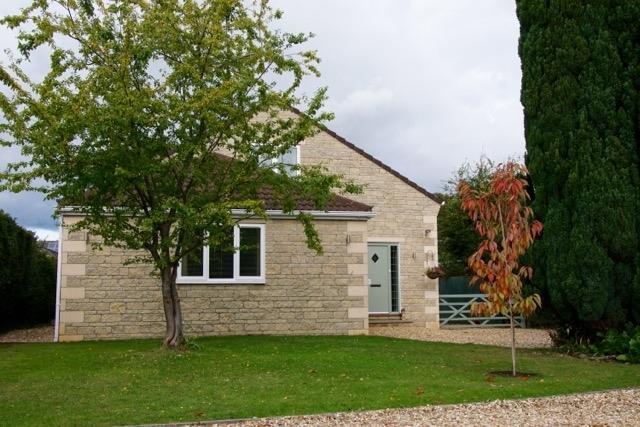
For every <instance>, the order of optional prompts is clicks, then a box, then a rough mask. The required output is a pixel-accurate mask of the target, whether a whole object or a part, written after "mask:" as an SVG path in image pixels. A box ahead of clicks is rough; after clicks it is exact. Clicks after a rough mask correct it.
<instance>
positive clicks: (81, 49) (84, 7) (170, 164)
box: [0, 0, 353, 270]
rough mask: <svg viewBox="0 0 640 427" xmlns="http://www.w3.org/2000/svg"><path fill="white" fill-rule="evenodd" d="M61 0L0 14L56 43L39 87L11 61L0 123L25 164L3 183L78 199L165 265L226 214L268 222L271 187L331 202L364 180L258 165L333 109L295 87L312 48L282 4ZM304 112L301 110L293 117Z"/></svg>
mask: <svg viewBox="0 0 640 427" xmlns="http://www.w3.org/2000/svg"><path fill="white" fill-rule="evenodd" d="M59 3H60V4H59V5H57V6H55V7H54V6H52V5H50V4H49V2H41V1H34V2H33V5H32V6H31V7H29V8H27V9H25V10H24V11H23V12H22V13H21V14H20V15H18V16H11V17H5V18H4V19H3V20H2V21H1V22H2V23H3V24H4V25H5V26H8V27H10V28H16V29H18V30H19V31H20V32H19V38H18V39H19V46H18V50H19V52H20V54H21V55H22V57H23V58H28V57H29V55H30V53H31V52H33V51H34V50H35V49H38V48H40V47H41V46H48V47H49V48H50V70H49V72H48V74H47V75H46V77H45V78H44V79H43V80H42V82H36V81H32V80H30V79H29V77H28V76H26V75H25V74H24V73H23V72H22V70H21V68H20V66H21V64H20V62H19V61H18V62H15V63H11V64H9V65H8V66H3V67H2V68H1V70H2V73H1V74H0V80H1V81H2V82H3V83H4V85H5V86H6V87H7V88H8V89H10V90H9V93H10V95H8V96H5V95H2V99H1V101H2V102H0V107H1V108H2V111H3V112H4V114H5V116H6V117H7V118H8V119H9V120H8V121H7V122H6V123H3V124H2V126H1V129H0V130H1V131H3V132H5V135H7V136H8V137H7V138H6V139H5V141H4V143H5V144H12V145H16V146H19V147H21V148H22V153H23V154H24V155H25V156H26V158H27V159H29V160H28V161H27V162H26V163H24V164H13V165H10V168H9V171H8V172H6V173H3V174H0V189H5V190H6V189H8V190H14V191H21V190H23V189H34V190H38V191H43V192H44V193H45V194H46V196H47V197H48V198H49V199H56V200H61V201H62V203H63V204H65V205H67V206H75V207H77V210H78V211H79V212H81V213H83V214H84V215H85V217H84V220H83V221H81V222H80V223H79V224H78V225H77V226H76V228H85V229H88V230H89V231H90V232H91V233H93V234H95V235H99V236H102V237H103V239H104V244H106V245H113V246H116V247H124V248H129V249H146V250H147V252H148V257H147V261H152V262H153V263H154V265H155V267H156V268H157V269H158V270H162V269H163V268H166V267H168V266H170V267H173V268H175V267H176V266H177V264H178V262H179V260H180V259H181V257H182V256H183V255H184V254H185V253H188V252H189V251H190V250H192V249H193V247H194V246H199V244H198V243H202V242H198V240H199V239H200V240H201V239H202V238H203V237H202V236H208V241H207V242H205V243H215V242H216V241H219V240H220V239H221V236H222V234H223V233H224V232H225V230H227V229H228V227H229V226H230V225H233V224H234V223H236V222H238V221H239V220H240V219H242V218H238V217H233V216H232V215H231V213H230V209H231V208H236V209H246V210H247V211H248V212H250V213H251V214H256V215H258V216H264V207H263V206H262V202H261V201H260V198H259V191H260V190H261V189H263V188H265V187H269V188H271V189H273V192H274V195H275V196H276V197H277V198H278V199H279V200H280V201H281V203H282V205H283V206H284V207H285V210H286V211H292V210H293V209H294V207H295V200H296V198H298V197H303V196H308V195H313V198H312V200H313V201H314V202H315V204H316V205H317V207H318V208H319V209H321V208H323V207H324V206H325V205H326V203H327V202H328V201H329V200H330V198H331V194H332V191H334V190H336V191H342V190H345V191H348V190H352V189H353V186H352V185H351V183H345V182H343V181H342V180H341V178H340V177H339V176H336V175H331V174H329V173H327V171H326V170H325V169H323V168H320V167H309V168H298V167H295V168H294V169H297V170H298V171H299V174H293V175H292V176H289V175H287V174H286V173H283V172H284V171H285V169H284V167H281V168H280V169H279V170H277V171H273V170H271V169H270V168H266V167H263V166H264V165H265V161H267V160H268V159H272V158H275V157H278V156H279V155H281V154H283V153H285V152H286V151H287V150H289V149H290V148H292V147H293V146H295V145H297V144H298V143H299V142H300V141H302V140H303V139H305V138H307V137H309V136H311V135H313V134H314V133H315V132H317V127H316V124H317V123H318V121H321V120H326V119H329V118H331V115H330V114H328V113H324V112H321V111H320V109H321V107H322V103H323V101H324V99H325V90H324V89H320V90H319V91H318V92H317V93H315V94H314V95H313V96H312V97H310V98H307V97H300V96H298V95H296V94H297V93H298V89H299V88H300V84H301V82H302V80H303V78H304V77H305V76H309V75H317V74H318V70H317V69H316V64H317V63H318V58H317V57H316V54H315V52H314V51H305V50H303V49H302V46H301V45H302V44H304V43H305V42H306V41H307V40H308V38H309V36H308V35H305V34H289V33H283V32H281V31H277V30H272V29H271V28H272V27H273V24H274V21H276V20H277V19H278V17H279V16H280V15H281V14H280V13H277V12H274V11H273V10H272V9H271V8H270V7H269V6H268V3H267V1H261V2H256V3H253V4H249V5H248V4H247V3H246V2H243V1H241V0H223V1H215V2H214V1H204V2H194V1H186V0H169V1H163V2H138V1H124V2H122V1H85V2H80V3H78V2H76V1H61V2H59ZM28 22H29V23H33V24H34V25H27V23H28ZM69 46H72V47H69ZM293 106H300V107H304V109H303V111H304V112H303V113H302V114H300V115H295V114H289V113H288V112H289V108H290V107H293ZM215 153H224V154H225V156H221V155H218V154H215ZM114 207H117V209H113V208H114ZM301 220H303V222H304V223H305V230H306V231H307V235H308V236H309V242H310V244H311V246H312V247H313V248H314V249H316V250H319V249H320V246H319V244H318V239H317V238H316V236H314V235H313V226H312V224H311V223H309V222H308V221H304V218H301ZM187 242H189V243H190V244H191V245H189V244H187Z"/></svg>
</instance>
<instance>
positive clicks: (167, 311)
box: [162, 267, 184, 348]
mask: <svg viewBox="0 0 640 427" xmlns="http://www.w3.org/2000/svg"><path fill="white" fill-rule="evenodd" d="M176 273H177V271H176V270H175V268H172V267H166V268H164V269H162V303H163V306H164V317H165V320H166V324H167V329H166V332H165V335H164V340H163V342H162V345H163V346H164V347H167V348H179V347H181V346H182V345H183V344H184V333H183V331H182V309H181V308H180V297H179V296H178V288H177V286H176Z"/></svg>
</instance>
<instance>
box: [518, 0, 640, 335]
mask: <svg viewBox="0 0 640 427" xmlns="http://www.w3.org/2000/svg"><path fill="white" fill-rule="evenodd" d="M516 3H517V13H518V18H519V20H520V28H521V35H520V48H519V50H520V57H521V59H522V72H523V76H522V96H521V97H522V104H523V106H524V113H525V137H526V143H527V157H526V162H527V166H528V168H529V171H530V173H531V178H532V180H533V184H534V189H535V200H534V204H533V209H534V211H535V213H536V214H537V215H538V216H539V217H540V219H541V220H542V221H543V222H544V224H545V230H544V236H543V238H542V241H541V242H539V243H537V244H536V245H534V253H533V254H532V257H533V259H534V268H535V286H537V287H538V288H539V289H540V290H541V291H542V293H543V295H546V296H547V297H548V298H547V301H545V302H546V304H547V305H548V306H549V305H550V306H551V307H552V309H553V310H554V311H555V314H556V316H557V318H558V319H559V320H560V321H561V322H562V323H564V324H567V325H571V326H573V327H574V328H575V329H576V330H580V331H582V332H585V333H587V334H593V333H594V332H596V331H597V330H600V329H605V328H609V327H620V326H622V325H623V324H624V323H626V322H635V323H639V322H640V237H639V234H640V179H639V174H640V164H639V161H638V158H639V146H640V104H639V103H640V97H639V90H640V65H639V64H640V25H639V23H640V0H618V1H612V0H609V1H607V0H563V1H559V0H517V2H516Z"/></svg>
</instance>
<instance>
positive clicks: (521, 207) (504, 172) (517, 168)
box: [458, 162, 542, 376]
mask: <svg viewBox="0 0 640 427" xmlns="http://www.w3.org/2000/svg"><path fill="white" fill-rule="evenodd" d="M527 173H528V172H527V169H526V168H525V167H524V166H523V165H520V164H518V163H514V162H509V163H506V164H502V165H498V167H497V168H496V171H495V172H494V174H493V175H492V177H491V181H490V183H489V186H488V187H487V188H480V189H479V188H473V187H472V186H471V185H470V184H469V183H468V182H466V181H461V182H460V184H459V185H458V192H459V194H460V200H461V201H462V209H463V210H464V211H465V212H466V213H467V214H468V215H469V218H471V220H472V221H473V223H474V225H475V228H476V231H477V232H478V234H479V235H480V237H481V238H482V241H481V242H480V245H479V247H478V250H477V251H476V252H475V253H474V254H473V255H471V256H470V257H469V260H468V263H469V268H470V269H471V271H473V273H474V276H473V279H472V283H474V284H477V285H479V287H480V290H481V291H482V292H483V293H484V294H485V295H486V296H487V301H486V302H482V303H476V304H474V305H473V306H472V309H471V312H472V314H473V315H476V316H493V315H495V314H498V313H501V314H503V315H504V316H506V317H508V318H509V320H510V325H511V360H512V374H513V375H514V376H516V340H515V317H517V316H523V317H528V316H530V315H531V314H533V313H534V312H535V311H536V309H538V307H540V306H541V300H540V296H539V295H538V294H534V295H530V296H527V297H525V296H523V295H522V281H523V279H527V278H531V276H532V274H533V270H532V268H531V267H528V266H521V265H520V263H519V259H520V257H521V256H522V255H523V254H524V253H525V252H526V251H527V249H528V248H529V247H530V246H531V245H532V244H533V242H534V240H535V238H536V237H537V236H538V235H540V233H541V232H542V223H541V222H540V221H537V220H534V219H533V211H532V210H531V208H530V207H529V194H528V192H527V181H526V179H525V177H526V176H527Z"/></svg>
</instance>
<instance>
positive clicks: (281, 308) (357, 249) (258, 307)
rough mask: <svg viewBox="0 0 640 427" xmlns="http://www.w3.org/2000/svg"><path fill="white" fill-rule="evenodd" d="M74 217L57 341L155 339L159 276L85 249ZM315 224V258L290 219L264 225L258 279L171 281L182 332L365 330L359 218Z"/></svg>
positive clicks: (111, 253) (159, 325)
mask: <svg viewBox="0 0 640 427" xmlns="http://www.w3.org/2000/svg"><path fill="white" fill-rule="evenodd" d="M76 220H77V218H74V217H69V216H66V217H63V223H64V226H63V233H62V236H61V243H62V244H61V257H62V259H61V263H62V268H61V288H60V291H61V292H60V323H59V340H60V341H78V340H87V339H118V338H141V337H159V336H162V334H163V333H164V314H163V309H162V304H161V294H160V286H159V279H157V278H156V277H153V276H150V274H149V273H150V272H151V269H150V268H149V267H147V266H141V265H124V262H125V260H126V259H127V258H128V257H130V256H132V255H135V254H134V253H133V252H127V253H125V252H124V251H122V250H119V249H115V248H108V247H107V248H104V249H103V250H94V249H92V247H91V245H90V244H89V243H88V242H90V240H91V237H90V236H87V234H86V233H84V232H69V229H68V227H67V226H68V225H70V224H72V223H73V222H75V221H76ZM317 226H318V231H319V232H320V235H321V237H322V240H323V245H324V249H325V254H324V255H316V254H315V253H314V252H312V251H310V250H309V249H307V247H306V244H305V238H304V233H303V230H302V226H301V225H300V224H299V223H298V222H297V221H295V220H270V221H268V222H267V223H266V284H256V285H245V284H234V285H178V288H179V293H180V297H181V301H182V309H183V314H184V323H185V330H186V333H187V334H190V335H237V334H366V333H368V310H367V282H366V280H367V264H366V261H367V254H366V245H365V244H364V243H365V242H366V241H367V227H366V222H364V221H341V220H322V221H318V222H317ZM347 235H349V236H350V237H349V242H347V239H346V236H347Z"/></svg>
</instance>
